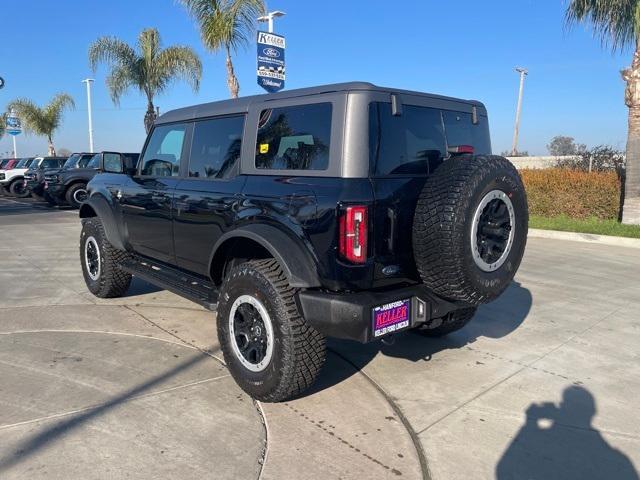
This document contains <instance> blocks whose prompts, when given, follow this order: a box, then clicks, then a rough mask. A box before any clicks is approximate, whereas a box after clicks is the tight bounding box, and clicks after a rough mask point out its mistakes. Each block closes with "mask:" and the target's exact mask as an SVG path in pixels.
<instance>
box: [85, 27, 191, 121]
mask: <svg viewBox="0 0 640 480" xmlns="http://www.w3.org/2000/svg"><path fill="white" fill-rule="evenodd" d="M137 47H138V50H137V51H136V50H135V49H134V48H133V47H130V46H129V45H127V44H126V43H125V42H123V41H122V40H119V39H117V38H115V37H101V38H99V39H97V40H96V41H95V42H93V44H91V46H90V47H89V64H90V65H91V68H92V69H93V71H94V73H95V71H96V69H97V67H98V64H99V63H101V62H105V63H107V64H109V65H110V67H111V71H110V73H109V75H108V76H107V79H106V84H107V88H108V89H109V93H110V94H111V99H112V100H113V103H114V104H116V105H118V104H119V103H120V97H121V96H122V94H124V92H125V91H127V90H128V89H129V88H130V87H135V88H137V89H138V90H139V91H140V92H142V93H144V94H145V95H146V97H147V113H146V114H145V116H144V127H145V129H146V130H147V133H149V130H151V127H152V126H153V122H154V121H155V119H156V110H155V107H154V105H153V100H154V98H155V96H156V95H158V94H160V93H162V92H164V91H165V90H166V89H167V87H168V86H169V85H170V84H171V82H172V81H173V80H175V79H177V78H182V79H184V80H185V81H186V82H187V83H188V84H189V85H190V86H191V88H192V89H193V91H194V92H197V91H198V89H199V88H200V78H201V77H202V63H201V62H200V59H199V58H198V54H197V53H196V52H195V51H194V50H193V49H192V48H190V47H183V46H171V47H167V48H165V49H162V48H161V42H160V33H158V30H156V29H155V28H148V29H146V30H143V31H142V32H141V33H140V35H139V36H138V45H137Z"/></svg>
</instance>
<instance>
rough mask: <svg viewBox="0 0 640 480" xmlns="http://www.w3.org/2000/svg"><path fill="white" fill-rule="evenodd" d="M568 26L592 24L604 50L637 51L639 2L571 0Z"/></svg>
mask: <svg viewBox="0 0 640 480" xmlns="http://www.w3.org/2000/svg"><path fill="white" fill-rule="evenodd" d="M565 21H566V23H567V25H569V26H571V25H575V24H577V23H586V24H589V25H590V26H591V27H592V28H593V31H594V34H595V35H596V36H597V37H599V38H600V41H601V42H602V44H603V45H604V46H607V47H609V48H611V50H613V51H614V52H615V51H619V50H622V49H624V48H626V47H629V46H631V47H635V46H636V43H637V42H638V37H639V35H640V2H639V1H638V0H571V2H570V3H569V6H568V7H567V12H566V16H565Z"/></svg>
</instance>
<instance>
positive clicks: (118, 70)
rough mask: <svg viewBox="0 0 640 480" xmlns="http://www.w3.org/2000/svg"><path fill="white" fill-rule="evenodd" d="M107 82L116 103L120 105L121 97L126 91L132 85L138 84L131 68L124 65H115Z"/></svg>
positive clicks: (112, 98)
mask: <svg viewBox="0 0 640 480" xmlns="http://www.w3.org/2000/svg"><path fill="white" fill-rule="evenodd" d="M105 83H106V84H107V90H109V95H110V96H111V100H112V101H113V103H114V105H116V106H117V105H120V97H122V95H123V94H124V92H126V91H127V90H128V89H129V87H131V86H132V85H136V86H137V85H138V84H137V82H136V80H135V75H132V72H131V69H130V68H129V67H125V66H123V65H117V66H114V67H113V68H112V69H111V72H110V73H109V75H107V78H106V80H105Z"/></svg>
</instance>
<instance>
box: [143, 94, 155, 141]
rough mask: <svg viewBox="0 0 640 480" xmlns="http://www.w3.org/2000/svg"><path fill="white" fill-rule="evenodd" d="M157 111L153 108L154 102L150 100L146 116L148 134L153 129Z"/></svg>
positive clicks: (145, 125) (145, 123)
mask: <svg viewBox="0 0 640 480" xmlns="http://www.w3.org/2000/svg"><path fill="white" fill-rule="evenodd" d="M156 118H157V115H156V109H155V107H154V106H153V102H152V101H151V100H149V104H148V105H147V113H145V114H144V128H145V130H146V131H147V134H149V132H150V131H151V127H153V123H154V122H155V121H156Z"/></svg>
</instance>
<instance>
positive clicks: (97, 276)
mask: <svg viewBox="0 0 640 480" xmlns="http://www.w3.org/2000/svg"><path fill="white" fill-rule="evenodd" d="M127 256H128V254H127V253H126V252H123V251H121V250H118V249H116V248H114V247H113V246H112V245H111V244H110V243H109V241H108V240H107V237H106V235H105V233H104V227H103V226H102V222H101V221H100V219H98V218H89V219H86V220H84V221H83V223H82V233H81V234H80V263H81V265H82V274H83V275H84V281H85V283H86V284H87V288H88V289H89V291H90V292H91V293H93V294H94V295H95V296H96V297H100V298H114V297H121V296H122V295H123V294H124V293H125V292H126V291H127V290H128V289H129V284H130V283H131V275H130V274H128V273H126V272H124V271H123V270H122V269H121V268H120V265H121V264H122V263H123V262H124V261H125V260H126V259H127Z"/></svg>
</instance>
